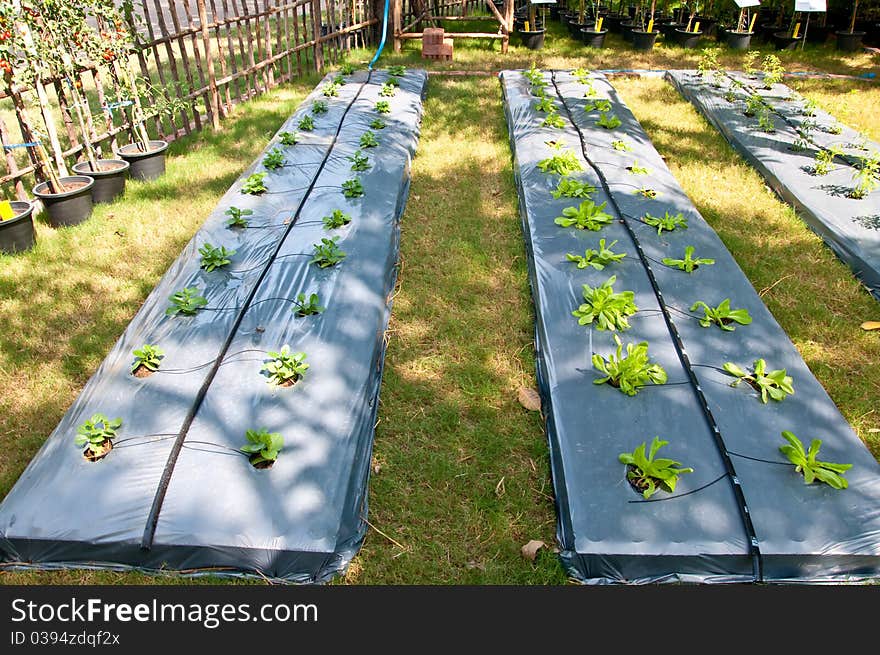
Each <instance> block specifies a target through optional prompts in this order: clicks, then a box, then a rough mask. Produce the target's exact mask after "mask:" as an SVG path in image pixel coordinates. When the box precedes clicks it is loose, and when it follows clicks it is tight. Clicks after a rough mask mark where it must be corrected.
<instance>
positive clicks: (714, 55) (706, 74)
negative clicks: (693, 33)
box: [697, 48, 724, 86]
mask: <svg viewBox="0 0 880 655" xmlns="http://www.w3.org/2000/svg"><path fill="white" fill-rule="evenodd" d="M701 52H702V56H701V57H700V61H699V62H698V63H697V73H698V74H699V75H700V77H701V78H702V80H703V82H704V83H708V82H709V81H710V80H711V82H712V84H713V85H714V86H720V83H721V79H722V78H723V76H724V73H722V72H721V67H720V66H719V64H718V53H719V52H721V50H720V48H703V50H702V51H701Z"/></svg>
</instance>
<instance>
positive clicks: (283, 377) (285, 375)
mask: <svg viewBox="0 0 880 655" xmlns="http://www.w3.org/2000/svg"><path fill="white" fill-rule="evenodd" d="M266 355H267V356H268V357H269V359H268V360H267V361H266V362H265V363H264V364H263V368H261V369H260V373H265V374H266V375H267V376H268V377H269V384H275V385H278V386H279V387H291V386H293V385H294V384H295V383H297V382H298V381H299V380H301V379H302V378H303V377H304V376H305V374H306V371H307V370H308V368H309V365H308V363H307V362H306V354H305V353H292V352H290V346H288V345H287V344H284V345H283V346H281V350H279V351H278V352H274V351H269V352H267V353H266Z"/></svg>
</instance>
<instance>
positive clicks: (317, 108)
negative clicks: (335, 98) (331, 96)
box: [312, 100, 330, 116]
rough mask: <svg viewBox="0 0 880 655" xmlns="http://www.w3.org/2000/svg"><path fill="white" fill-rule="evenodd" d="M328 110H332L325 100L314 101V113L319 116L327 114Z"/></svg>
mask: <svg viewBox="0 0 880 655" xmlns="http://www.w3.org/2000/svg"><path fill="white" fill-rule="evenodd" d="M328 111H330V107H329V106H327V103H326V102H324V101H323V100H315V101H314V102H313V103H312V113H313V114H315V115H316V116H319V115H320V114H326V113H327V112H328Z"/></svg>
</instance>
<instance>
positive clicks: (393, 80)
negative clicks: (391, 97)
mask: <svg viewBox="0 0 880 655" xmlns="http://www.w3.org/2000/svg"><path fill="white" fill-rule="evenodd" d="M385 84H390V85H391V86H400V80H399V79H397V77H396V76H395V75H391V76H389V77H388V79H387V80H385Z"/></svg>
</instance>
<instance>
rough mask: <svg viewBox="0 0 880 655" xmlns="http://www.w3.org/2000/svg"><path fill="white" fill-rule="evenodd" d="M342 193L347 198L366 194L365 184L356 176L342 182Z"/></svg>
mask: <svg viewBox="0 0 880 655" xmlns="http://www.w3.org/2000/svg"><path fill="white" fill-rule="evenodd" d="M342 195H344V196H345V197H346V198H360V197H361V196H362V195H364V185H363V184H361V181H360V180H359V179H357V178H356V177H353V178H352V179H350V180H346V181H345V182H343V183H342Z"/></svg>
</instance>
